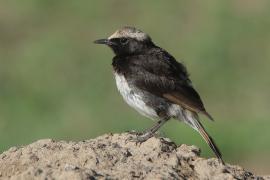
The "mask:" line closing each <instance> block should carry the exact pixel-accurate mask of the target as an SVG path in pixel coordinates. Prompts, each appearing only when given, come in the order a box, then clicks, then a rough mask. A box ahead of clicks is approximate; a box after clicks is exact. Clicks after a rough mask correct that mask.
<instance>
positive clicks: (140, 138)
mask: <svg viewBox="0 0 270 180" xmlns="http://www.w3.org/2000/svg"><path fill="white" fill-rule="evenodd" d="M165 122H167V119H162V120H159V121H157V123H155V124H154V126H153V127H151V128H150V129H147V130H146V131H144V132H143V133H142V135H139V136H137V137H135V138H133V139H131V141H135V142H139V143H141V142H144V141H146V140H147V139H149V138H151V137H153V136H154V134H155V132H157V130H158V129H159V128H160V127H161V126H162V125H163V124H165Z"/></svg>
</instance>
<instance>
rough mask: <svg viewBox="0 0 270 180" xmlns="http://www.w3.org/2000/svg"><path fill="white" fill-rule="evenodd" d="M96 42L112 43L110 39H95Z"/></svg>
mask: <svg viewBox="0 0 270 180" xmlns="http://www.w3.org/2000/svg"><path fill="white" fill-rule="evenodd" d="M94 43H95V44H107V45H108V44H110V41H109V40H108V39H98V40H95V41H94Z"/></svg>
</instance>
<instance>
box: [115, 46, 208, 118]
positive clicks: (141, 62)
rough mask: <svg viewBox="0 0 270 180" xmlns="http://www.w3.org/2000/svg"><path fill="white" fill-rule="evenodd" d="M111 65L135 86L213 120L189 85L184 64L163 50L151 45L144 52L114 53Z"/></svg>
mask: <svg viewBox="0 0 270 180" xmlns="http://www.w3.org/2000/svg"><path fill="white" fill-rule="evenodd" d="M113 65H114V69H115V70H116V71H118V73H123V74H124V75H125V77H126V78H127V80H129V81H130V83H131V84H134V85H135V86H136V87H138V88H140V89H142V90H145V91H148V92H150V93H152V94H155V95H156V96H159V97H163V98H165V99H167V100H168V101H170V102H172V103H175V104H178V105H181V106H182V107H184V108H186V109H188V110H191V111H193V112H196V113H202V114H204V115H206V116H207V117H208V118H209V119H211V120H213V118H212V117H211V116H210V114H208V113H207V112H206V110H205V108H204V105H203V102H202V100H201V98H200V96H199V94H198V93H197V91H196V90H195V89H194V88H193V87H192V85H191V81H190V79H189V76H188V73H187V70H186V68H185V66H184V65H183V64H181V63H179V62H177V61H176V60H175V59H174V57H172V56H171V55H170V54H169V53H167V52H166V51H165V50H163V49H161V48H159V47H155V48H152V49H150V50H149V49H148V50H147V51H146V52H145V53H144V54H139V55H131V56H125V57H118V56H116V57H115V58H114V61H113Z"/></svg>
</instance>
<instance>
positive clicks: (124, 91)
mask: <svg viewBox="0 0 270 180" xmlns="http://www.w3.org/2000/svg"><path fill="white" fill-rule="evenodd" d="M115 80H116V85H117V89H118V90H119V92H120V93H121V95H122V96H123V98H124V100H125V101H126V103H127V104H128V105H130V106H131V107H133V108H134V109H136V110H137V111H138V112H139V113H140V114H142V115H144V116H146V117H148V118H151V119H157V118H158V115H157V113H156V111H155V110H154V109H152V108H151V107H149V106H147V105H146V104H145V103H144V101H143V99H142V96H141V95H140V94H139V93H136V92H134V91H133V90H132V89H131V88H130V86H129V84H128V82H127V81H126V79H125V77H124V76H123V75H119V74H117V73H115Z"/></svg>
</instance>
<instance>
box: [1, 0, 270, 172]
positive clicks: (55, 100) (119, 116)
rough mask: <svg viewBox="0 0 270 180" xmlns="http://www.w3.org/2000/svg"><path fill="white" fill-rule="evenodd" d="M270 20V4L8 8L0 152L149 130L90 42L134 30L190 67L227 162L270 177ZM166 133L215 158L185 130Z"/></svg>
mask: <svg viewBox="0 0 270 180" xmlns="http://www.w3.org/2000/svg"><path fill="white" fill-rule="evenodd" d="M269 19H270V2H269V1H267V0H258V1H252V0H248V1H244V0H236V1H233V0H229V1H221V0H219V1H210V0H208V1H203V2H202V1H198V0H196V1H184V0H182V1H170V2H165V1H154V0H151V1H143V0H140V1H124V0H122V1H121V0H118V1H116V0H112V1H105V0H99V1H97V0H95V1H85V0H80V1H71V0H66V1H53V0H46V1H41V0H28V1H24V2H22V1H19V0H4V1H1V2H0V152H2V151H4V150H6V149H8V148H9V147H11V146H15V145H21V144H27V143H30V142H32V141H34V140H37V139H40V138H55V139H66V140H82V139H89V138H92V137H95V136H97V135H101V134H103V133H108V132H123V131H126V130H131V129H137V130H142V129H144V128H147V127H148V126H151V124H152V122H151V121H149V120H146V118H144V117H142V116H140V115H138V114H137V113H136V112H135V111H134V110H131V109H130V108H129V107H127V105H126V104H125V103H124V102H123V100H122V98H121V97H120V95H119V94H118V92H117V90H116V87H115V83H114V79H113V76H112V70H111V65H110V64H111V58H112V56H113V54H112V52H111V51H110V50H109V48H106V47H101V46H96V45H94V44H93V43H92V41H93V40H95V39H98V38H103V37H107V36H109V35H110V34H111V33H113V31H115V30H116V29H117V28H119V27H121V26H123V25H132V26H136V27H138V28H140V29H142V30H144V31H145V32H148V33H149V34H150V35H151V36H152V38H153V40H154V41H155V42H156V43H157V44H158V45H160V46H161V47H163V48H165V49H167V50H168V51H169V52H170V53H172V54H173V55H174V56H175V57H176V58H177V59H178V60H182V61H184V62H185V64H186V65H187V67H188V69H189V72H190V73H191V79H192V80H193V82H194V84H195V86H196V88H197V89H198V91H199V92H200V94H201V96H202V98H203V100H204V102H205V105H206V107H207V109H208V111H209V112H210V113H211V114H212V115H213V116H214V118H215V119H216V121H215V123H211V122H208V121H203V122H204V124H205V126H206V127H207V129H208V130H209V132H210V134H212V136H213V137H214V138H215V140H216V142H217V144H218V145H219V146H220V148H221V150H222V152H223V154H224V159H225V160H226V161H228V162H231V163H237V164H241V165H244V166H245V167H247V168H249V169H251V170H255V171H256V172H258V173H263V174H267V173H268V174H269V173H270V171H269V169H270V166H269V161H270V156H269V151H270V141H269V139H270V132H269V130H268V127H269V126H270V121H269V117H270V112H269V107H270V94H269V91H270V78H269V65H270V61H269V59H270V21H269ZM203 119H204V118H203ZM162 131H163V132H164V134H165V135H166V136H167V137H170V138H171V139H173V140H175V141H176V142H177V143H186V144H196V145H197V146H199V147H201V148H202V150H203V155H204V156H208V157H212V156H213V154H212V153H211V152H210V150H209V148H208V147H207V146H206V144H205V143H204V142H203V140H202V139H201V137H200V136H199V135H198V134H197V133H196V132H194V131H193V130H192V129H190V128H188V127H186V126H185V125H184V124H181V123H178V122H176V121H171V122H169V123H168V124H167V125H166V126H165V127H164V128H163V130H162Z"/></svg>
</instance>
